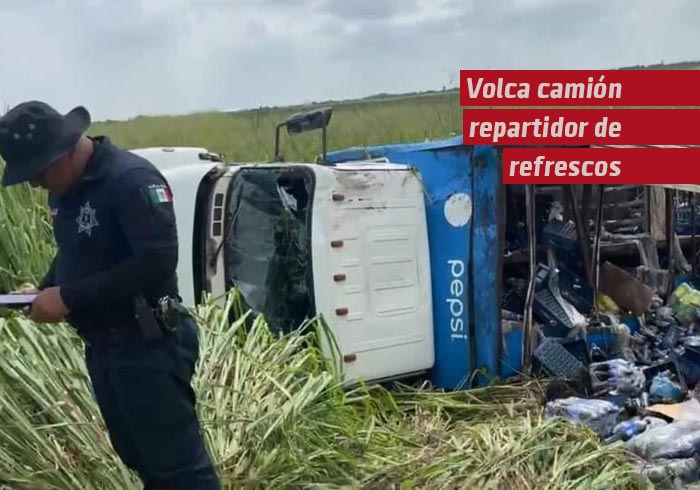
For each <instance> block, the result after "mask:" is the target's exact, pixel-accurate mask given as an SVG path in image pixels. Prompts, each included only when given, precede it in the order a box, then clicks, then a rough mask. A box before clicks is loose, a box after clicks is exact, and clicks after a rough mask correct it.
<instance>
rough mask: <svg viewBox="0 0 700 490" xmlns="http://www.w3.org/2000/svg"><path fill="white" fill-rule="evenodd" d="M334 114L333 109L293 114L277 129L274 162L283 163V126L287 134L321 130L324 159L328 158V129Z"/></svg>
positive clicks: (325, 108) (326, 108)
mask: <svg viewBox="0 0 700 490" xmlns="http://www.w3.org/2000/svg"><path fill="white" fill-rule="evenodd" d="M332 114H333V108H332V107H322V108H320V109H315V110H313V111H309V112H301V113H297V114H292V115H291V116H289V117H288V118H287V120H286V121H284V122H283V123H280V124H278V125H277V127H276V128H275V157H274V158H273V160H272V161H273V162H281V161H283V159H282V155H280V151H279V147H280V129H281V128H282V126H284V127H286V128H287V134H289V135H293V134H300V133H304V132H306V131H313V130H315V129H321V130H322V131H323V159H324V160H325V158H326V127H327V126H328V124H329V123H330V120H331V115H332Z"/></svg>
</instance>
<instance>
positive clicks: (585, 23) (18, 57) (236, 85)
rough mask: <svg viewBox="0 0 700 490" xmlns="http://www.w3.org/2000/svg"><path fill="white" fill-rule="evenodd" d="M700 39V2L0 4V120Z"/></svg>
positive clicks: (558, 63)
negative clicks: (47, 109) (42, 111)
mask: <svg viewBox="0 0 700 490" xmlns="http://www.w3.org/2000/svg"><path fill="white" fill-rule="evenodd" d="M698 26H700V0H0V60H1V61H0V62H1V65H0V105H14V104H16V103H18V102H21V101H23V100H27V99H41V100H46V101H48V102H49V103H51V104H53V105H54V106H56V107H57V108H58V109H59V110H62V111H66V110H68V109H70V108H71V107H73V106H75V105H78V104H83V105H85V106H87V107H88V108H89V109H90V110H91V112H92V113H93V118H94V119H96V120H101V119H105V118H115V119H122V118H128V117H133V116H135V115H138V114H154V113H170V114H172V113H184V112H191V111H196V110H208V109H238V108H249V107H257V106H261V105H277V104H289V103H300V102H308V101H312V100H323V99H338V98H351V97H361V96H365V95H371V94H373V93H377V92H405V91H414V90H424V89H434V88H438V89H439V88H441V87H443V86H449V85H450V84H453V85H454V86H457V84H458V78H457V73H458V71H459V69H460V68H469V69H479V68H506V69H508V68H515V69H520V68H612V67H618V66H628V65H634V64H649V63H657V62H660V61H662V60H663V61H664V62H667V63H670V62H673V61H683V60H698V59H700V28H698ZM0 109H1V108H0Z"/></svg>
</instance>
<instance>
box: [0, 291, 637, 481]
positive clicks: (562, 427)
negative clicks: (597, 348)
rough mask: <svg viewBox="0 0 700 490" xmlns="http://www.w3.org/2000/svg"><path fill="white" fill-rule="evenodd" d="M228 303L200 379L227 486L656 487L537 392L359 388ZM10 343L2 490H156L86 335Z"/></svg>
mask: <svg viewBox="0 0 700 490" xmlns="http://www.w3.org/2000/svg"><path fill="white" fill-rule="evenodd" d="M225 299H226V298H225ZM227 299H228V301H225V304H224V305H215V304H213V303H212V302H209V303H208V304H207V305H205V306H203V307H201V308H200V309H199V310H198V311H197V314H198V319H199V324H200V327H201V337H200V338H201V358H200V362H199V365H198V371H197V376H196V378H195V389H196V391H197V393H198V396H199V400H200V404H199V412H200V415H201V419H202V421H203V424H204V430H205V431H206V440H207V443H208V445H209V448H210V450H211V451H212V454H213V455H214V458H215V460H216V461H217V463H218V467H219V472H220V475H221V478H222V480H223V481H224V482H225V488H252V489H258V488H260V489H262V488H279V489H285V488H290V489H296V488H308V487H311V486H312V485H314V486H319V487H321V488H368V489H377V490H379V489H382V490H383V489H391V488H435V489H438V488H485V489H492V488H493V489H495V488H518V489H539V488H557V489H565V488H586V489H601V490H602V489H608V488H616V489H623V490H624V489H632V488H643V487H641V486H639V485H640V484H639V483H638V482H637V477H635V475H634V473H633V472H632V468H631V466H630V465H629V464H628V463H627V461H626V459H625V455H624V453H623V452H622V449H621V446H620V445H615V446H603V445H602V444H601V443H600V442H599V441H598V440H597V439H596V437H595V436H594V435H593V434H592V433H590V432H588V431H586V430H582V429H575V428H573V427H572V426H570V425H569V424H567V423H565V422H562V421H558V420H544V419H543V418H542V415H541V410H540V409H539V407H540V406H541V396H542V393H541V390H540V389H539V386H538V385H537V384H535V383H530V384H522V385H507V386H495V387H492V388H489V389H482V390H477V391H473V392H470V393H466V392H461V393H453V394H444V393H443V394H441V393H435V392H431V391H428V390H427V389H410V388H407V387H399V388H397V390H396V391H393V392H390V391H388V390H386V389H384V388H380V387H358V388H355V389H353V390H344V389H343V387H342V385H341V384H340V381H339V378H338V377H337V369H336V366H337V365H338V363H337V362H335V360H334V359H331V360H327V359H324V357H323V356H322V355H321V353H320V351H319V350H318V349H317V348H316V347H315V346H317V345H320V344H319V341H321V340H327V337H326V335H327V332H326V331H325V330H324V329H323V328H321V327H320V326H319V324H318V323H317V322H313V323H311V324H309V325H308V327H309V328H306V329H303V330H301V331H298V332H294V333H292V334H289V335H287V336H285V337H282V338H277V337H275V336H274V335H273V334H272V333H271V331H270V330H269V329H268V328H267V326H266V325H265V323H264V322H263V321H262V319H260V318H258V319H256V321H254V322H253V323H252V326H251V327H250V328H249V330H245V328H246V327H244V326H243V324H244V322H243V320H239V321H238V322H236V323H234V324H233V325H229V322H228V318H229V315H228V313H229V309H230V308H232V307H233V305H234V304H236V303H237V302H236V295H235V293H232V294H231V295H229V297H228V298H227ZM0 337H1V341H0V410H1V411H2V414H3V423H2V425H3V426H2V429H1V430H0V483H6V484H8V485H9V486H10V487H11V488H16V489H29V488H42V489H73V488H84V489H100V490H103V489H104V490H129V489H137V488H140V487H139V485H138V482H137V480H136V479H135V477H134V475H132V474H131V473H129V472H128V471H127V470H126V469H125V468H124V467H123V466H122V465H121V463H120V462H119V461H118V460H117V459H116V457H115V455H114V453H113V451H112V450H111V447H110V445H109V442H108V439H107V438H106V436H105V432H104V428H103V425H102V422H101V419H100V417H99V413H98V411H97V409H96V405H95V404H94V402H93V400H92V397H91V396H90V391H89V381H88V378H87V376H86V373H85V370H84V368H83V361H82V349H81V347H80V342H79V340H78V339H77V338H76V337H75V336H74V334H73V333H72V331H71V330H70V329H69V328H68V327H63V326H60V327H56V326H45V325H35V324H32V323H31V322H27V321H24V320H22V319H21V318H14V319H11V320H9V321H7V322H6V323H4V324H2V328H0Z"/></svg>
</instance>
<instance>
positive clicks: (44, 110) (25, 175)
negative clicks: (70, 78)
mask: <svg viewBox="0 0 700 490" xmlns="http://www.w3.org/2000/svg"><path fill="white" fill-rule="evenodd" d="M90 122H91V119H90V113H89V112H88V110H87V109H86V108H85V107H83V106H78V107H75V108H74V109H72V110H70V111H69V112H68V113H66V114H61V113H59V112H58V111H56V109H54V108H53V107H51V106H50V105H48V104H46V103H44V102H39V101H30V102H23V103H22V104H19V105H18V106H16V107H14V108H12V109H11V110H10V111H9V112H8V113H7V114H5V115H4V116H3V117H2V118H0V156H1V157H2V159H3V160H4V161H5V172H4V174H3V177H2V185H4V186H10V185H15V184H20V183H22V182H28V181H30V180H32V179H34V178H36V177H38V176H39V175H40V174H41V173H42V172H43V171H44V170H46V169H47V168H48V167H50V166H51V165H52V164H53V163H54V162H55V161H56V160H57V159H59V158H61V157H62V156H64V155H67V154H68V153H70V152H71V151H72V150H73V148H74V147H75V144H76V143H77V142H78V139H80V137H81V136H82V134H83V133H85V131H87V129H88V128H89V127H90Z"/></svg>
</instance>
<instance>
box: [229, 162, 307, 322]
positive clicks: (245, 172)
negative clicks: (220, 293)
mask: <svg viewBox="0 0 700 490" xmlns="http://www.w3.org/2000/svg"><path fill="white" fill-rule="evenodd" d="M312 188H313V174H312V173H311V172H310V171H309V170H308V169H302V168H300V169H289V168H287V169H277V168H260V169H242V170H240V171H239V172H237V173H236V174H235V176H234V178H233V179H232V181H231V185H230V187H229V189H228V193H229V199H228V203H229V204H228V208H227V210H226V224H225V227H226V230H227V232H226V239H225V244H224V262H225V264H226V282H227V286H228V287H229V288H230V287H236V288H237V289H238V290H239V291H240V292H241V295H242V296H243V299H244V301H245V303H246V306H247V307H248V308H250V309H252V310H253V311H254V312H255V313H257V314H263V316H264V317H265V320H266V322H267V323H268V324H269V326H270V327H271V328H272V329H273V330H277V331H282V332H289V331H290V330H293V329H295V328H297V327H299V326H300V324H301V323H302V322H303V321H304V320H305V319H307V318H310V317H311V316H312V311H313V294H312V284H313V283H312V281H311V247H310V226H309V225H310V221H311V219H310V218H311V195H312Z"/></svg>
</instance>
